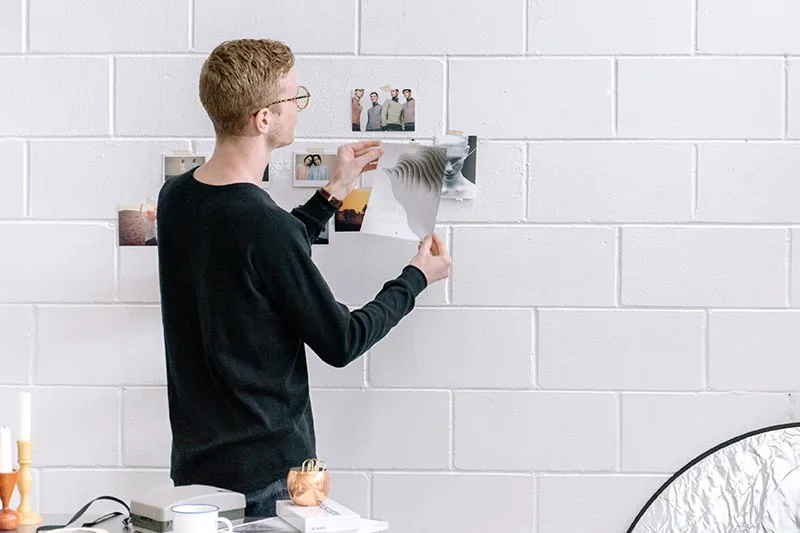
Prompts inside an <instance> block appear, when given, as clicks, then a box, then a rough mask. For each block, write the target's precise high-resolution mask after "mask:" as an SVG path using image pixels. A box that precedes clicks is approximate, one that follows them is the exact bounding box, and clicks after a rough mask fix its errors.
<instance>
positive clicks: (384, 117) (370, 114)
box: [350, 85, 417, 132]
mask: <svg viewBox="0 0 800 533" xmlns="http://www.w3.org/2000/svg"><path fill="white" fill-rule="evenodd" d="M350 109H351V116H352V124H351V126H352V130H353V131H355V132H362V131H365V132H404V131H406V132H407V131H416V114H417V99H416V98H415V97H414V89H409V88H407V87H394V86H391V85H389V86H383V87H373V88H369V87H367V88H354V89H352V92H351V94H350Z"/></svg>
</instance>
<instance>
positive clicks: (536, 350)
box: [531, 309, 542, 390]
mask: <svg viewBox="0 0 800 533" xmlns="http://www.w3.org/2000/svg"><path fill="white" fill-rule="evenodd" d="M541 323H542V319H541V317H540V316H539V309H533V310H532V312H531V385H532V387H533V389H534V390H536V389H539V361H540V360H541V358H540V357H539V355H540V354H541V346H540V343H539V339H540V338H541V335H540V334H539V325H540V324H541Z"/></svg>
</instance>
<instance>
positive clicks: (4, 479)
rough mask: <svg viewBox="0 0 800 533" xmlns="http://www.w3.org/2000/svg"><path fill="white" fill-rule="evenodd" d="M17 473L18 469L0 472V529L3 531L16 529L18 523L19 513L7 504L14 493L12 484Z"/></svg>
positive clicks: (15, 479) (14, 482)
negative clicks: (1, 505)
mask: <svg viewBox="0 0 800 533" xmlns="http://www.w3.org/2000/svg"><path fill="white" fill-rule="evenodd" d="M17 474H19V470H15V471H13V472H9V473H7V474H0V500H2V502H3V509H2V510H0V529H2V530H4V531H8V530H11V529H17V526H18V525H19V513H17V512H16V511H15V510H14V509H11V508H10V507H9V506H8V503H9V502H10V501H11V495H12V494H14V486H15V485H16V484H17Z"/></svg>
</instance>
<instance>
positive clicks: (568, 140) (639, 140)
mask: <svg viewBox="0 0 800 533" xmlns="http://www.w3.org/2000/svg"><path fill="white" fill-rule="evenodd" d="M106 57H108V56H106ZM115 58H119V56H115ZM414 138H415V139H417V140H431V139H433V135H428V136H425V135H418V136H416V137H414ZM354 139H355V137H340V136H333V137H322V136H309V137H297V138H296V139H295V143H311V142H322V143H350V142H353V140H354ZM410 139H411V137H397V140H401V141H403V140H404V141H407V140H410ZM0 140H4V141H24V140H29V141H38V142H43V141H76V142H77V141H110V140H114V141H153V142H155V141H186V140H190V141H195V142H209V143H211V142H214V139H212V138H210V137H202V136H197V135H152V134H139V135H109V134H106V133H98V134H96V135H68V134H65V135H38V134H33V135H0ZM481 142H487V143H497V144H512V143H517V144H519V143H529V144H692V143H700V144H727V145H736V144H742V145H744V144H747V145H758V144H778V145H781V144H785V145H797V144H800V137H799V138H796V139H794V138H791V139H782V138H779V137H774V138H754V139H752V140H746V139H734V138H730V139H720V138H710V137H709V138H706V139H702V138H694V137H685V138H665V137H648V138H643V137H614V138H612V137H492V136H487V137H483V138H481Z"/></svg>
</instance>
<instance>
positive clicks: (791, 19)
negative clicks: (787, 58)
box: [697, 0, 800, 54]
mask: <svg viewBox="0 0 800 533" xmlns="http://www.w3.org/2000/svg"><path fill="white" fill-rule="evenodd" d="M697 15H698V21H699V27H700V31H699V32H698V35H697V48H698V50H700V51H702V52H705V53H712V54H713V53H720V54H725V53H727V54H730V53H737V54H786V53H789V54H796V53H798V52H800V33H798V32H797V26H796V22H797V21H798V20H800V5H799V4H798V3H797V2H794V1H792V0H763V1H759V2H749V1H747V0H734V1H731V0H697Z"/></svg>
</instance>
